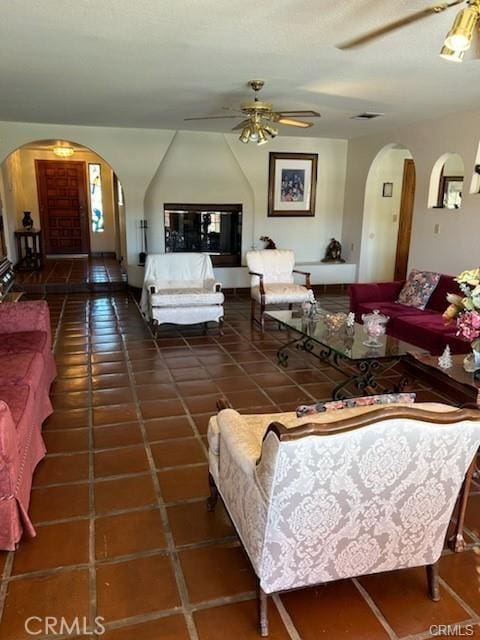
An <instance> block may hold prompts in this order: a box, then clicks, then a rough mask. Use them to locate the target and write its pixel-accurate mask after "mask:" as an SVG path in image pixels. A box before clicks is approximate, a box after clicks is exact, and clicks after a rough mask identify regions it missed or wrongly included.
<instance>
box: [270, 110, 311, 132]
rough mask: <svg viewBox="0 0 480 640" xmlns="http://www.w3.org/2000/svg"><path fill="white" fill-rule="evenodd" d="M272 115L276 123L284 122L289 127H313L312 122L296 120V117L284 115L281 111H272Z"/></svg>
mask: <svg viewBox="0 0 480 640" xmlns="http://www.w3.org/2000/svg"><path fill="white" fill-rule="evenodd" d="M273 116H274V117H273V121H274V122H276V123H277V124H286V125H288V126H289V127H299V128H301V129H308V127H313V122H307V121H306V120H297V118H292V117H290V116H284V115H282V114H281V113H274V114H273Z"/></svg>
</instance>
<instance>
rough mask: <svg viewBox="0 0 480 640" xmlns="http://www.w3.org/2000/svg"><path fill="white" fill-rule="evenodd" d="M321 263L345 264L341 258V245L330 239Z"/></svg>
mask: <svg viewBox="0 0 480 640" xmlns="http://www.w3.org/2000/svg"><path fill="white" fill-rule="evenodd" d="M322 262H345V260H344V259H343V258H342V245H341V244H340V242H339V241H338V240H335V238H332V239H331V240H330V242H329V243H328V247H327V250H326V251H325V258H323V260H322Z"/></svg>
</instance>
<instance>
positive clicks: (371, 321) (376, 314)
mask: <svg viewBox="0 0 480 640" xmlns="http://www.w3.org/2000/svg"><path fill="white" fill-rule="evenodd" d="M389 320H390V318H389V316H385V315H383V313H380V311H379V310H378V309H374V310H373V313H364V314H363V315H362V321H363V330H364V332H365V333H366V334H367V336H368V339H367V340H365V341H364V342H363V343H362V344H363V345H365V346H366V347H370V348H375V347H381V346H382V343H381V342H380V340H379V338H381V337H382V336H384V335H385V333H386V325H387V322H388V321H389Z"/></svg>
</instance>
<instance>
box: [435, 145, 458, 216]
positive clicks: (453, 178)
mask: <svg viewBox="0 0 480 640" xmlns="http://www.w3.org/2000/svg"><path fill="white" fill-rule="evenodd" d="M464 183H465V164H464V162H463V158H462V156H461V155H460V154H459V153H456V152H451V151H449V152H446V153H444V154H442V155H441V156H440V157H439V158H438V160H437V161H436V162H435V164H434V165H433V168H432V173H431V175H430V185H429V189H428V207H429V208H430V209H445V210H450V211H452V210H453V211H458V210H459V209H461V208H462V199H463V191H464Z"/></svg>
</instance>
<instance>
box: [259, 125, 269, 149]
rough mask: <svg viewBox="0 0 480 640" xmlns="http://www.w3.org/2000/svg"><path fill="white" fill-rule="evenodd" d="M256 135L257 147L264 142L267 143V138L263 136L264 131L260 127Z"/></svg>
mask: <svg viewBox="0 0 480 640" xmlns="http://www.w3.org/2000/svg"><path fill="white" fill-rule="evenodd" d="M257 135H258V140H257V144H258V145H261V144H265V143H266V142H268V138H267V136H266V135H265V130H264V129H263V128H262V127H259V129H258V134H257Z"/></svg>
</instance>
